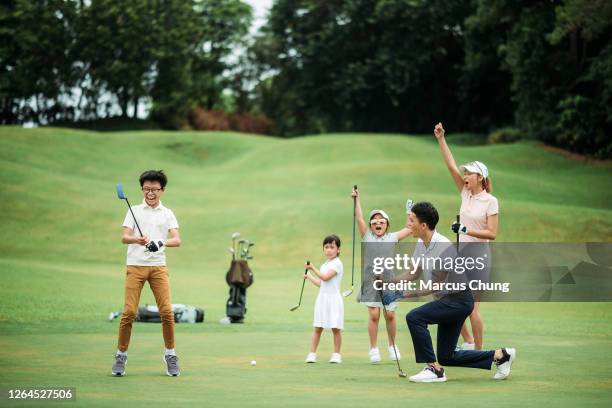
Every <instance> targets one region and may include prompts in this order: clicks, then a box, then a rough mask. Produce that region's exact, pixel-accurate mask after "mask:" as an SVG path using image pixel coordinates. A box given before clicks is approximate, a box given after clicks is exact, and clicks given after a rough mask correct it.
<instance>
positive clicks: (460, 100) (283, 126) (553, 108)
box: [255, 0, 612, 157]
mask: <svg viewBox="0 0 612 408" xmlns="http://www.w3.org/2000/svg"><path fill="white" fill-rule="evenodd" d="M611 34H612V3H610V2H609V1H606V0H596V1H590V0H566V1H557V2H549V1H547V2H533V1H511V0H475V1H472V2H466V1H461V0H456V1H442V0H439V1H437V0H434V1H419V0H375V1H372V0H348V1H329V2H320V1H316V0H278V1H276V2H275V4H274V7H273V8H272V11H271V14H270V18H269V22H268V24H267V26H266V27H264V30H263V31H262V34H261V36H260V38H259V39H258V44H256V45H255V49H256V51H258V53H259V54H258V55H259V60H260V61H261V62H263V63H264V65H265V66H266V67H267V68H268V69H271V70H273V71H274V72H275V73H276V75H274V76H272V77H270V78H268V79H267V80H266V81H264V82H263V83H261V84H260V86H259V88H260V89H259V94H260V95H261V103H262V107H263V110H264V111H265V112H266V113H267V114H268V116H270V117H272V118H273V119H274V120H275V121H276V123H277V128H278V132H280V133H282V134H303V133H308V132H326V131H399V132H429V131H430V130H431V128H432V126H433V124H434V123H436V122H437V121H438V120H442V121H444V122H445V124H446V125H447V128H448V129H456V130H462V131H476V132H488V131H491V130H494V129H496V128H499V127H503V126H512V125H515V126H517V127H519V128H520V129H521V130H522V131H523V132H524V134H525V135H526V137H530V138H538V139H541V140H544V141H547V142H550V143H553V144H557V145H559V146H562V147H566V148H569V149H572V150H574V151H578V152H582V153H590V154H595V155H597V156H601V157H608V156H610V155H612V136H611V134H610V133H611V130H612V111H611V109H612V108H610V106H612V104H611V102H612V101H611V99H610V98H611V95H612V81H611V80H610V78H611V77H612V75H611V73H612V72H611V71H612V43H611V42H610V39H611V38H612V37H611Z"/></svg>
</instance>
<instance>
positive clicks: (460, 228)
mask: <svg viewBox="0 0 612 408" xmlns="http://www.w3.org/2000/svg"><path fill="white" fill-rule="evenodd" d="M451 230H453V233H455V234H460V235H464V234H467V227H466V226H465V225H463V224H460V223H458V222H457V221H455V222H453V225H451Z"/></svg>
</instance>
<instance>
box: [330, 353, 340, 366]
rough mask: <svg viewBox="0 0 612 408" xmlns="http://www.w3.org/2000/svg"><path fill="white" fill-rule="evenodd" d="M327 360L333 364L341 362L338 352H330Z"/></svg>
mask: <svg viewBox="0 0 612 408" xmlns="http://www.w3.org/2000/svg"><path fill="white" fill-rule="evenodd" d="M329 362H330V363H334V364H340V363H341V362H342V357H341V356H340V353H332V355H331V358H330V359H329Z"/></svg>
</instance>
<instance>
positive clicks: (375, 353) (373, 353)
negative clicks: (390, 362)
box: [368, 347, 380, 363]
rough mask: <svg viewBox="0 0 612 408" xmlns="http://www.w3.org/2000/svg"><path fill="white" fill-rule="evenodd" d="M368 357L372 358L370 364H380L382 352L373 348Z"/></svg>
mask: <svg viewBox="0 0 612 408" xmlns="http://www.w3.org/2000/svg"><path fill="white" fill-rule="evenodd" d="M368 355H369V356H370V363H379V362H380V351H378V347H375V348H371V349H370V352H369V353H368Z"/></svg>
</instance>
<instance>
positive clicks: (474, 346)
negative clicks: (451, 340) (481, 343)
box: [459, 343, 476, 350]
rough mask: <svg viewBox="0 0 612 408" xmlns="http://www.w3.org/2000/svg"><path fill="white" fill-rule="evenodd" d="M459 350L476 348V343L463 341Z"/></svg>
mask: <svg viewBox="0 0 612 408" xmlns="http://www.w3.org/2000/svg"><path fill="white" fill-rule="evenodd" d="M459 350H476V344H474V343H463V344H462V345H461V347H460V348H459Z"/></svg>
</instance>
